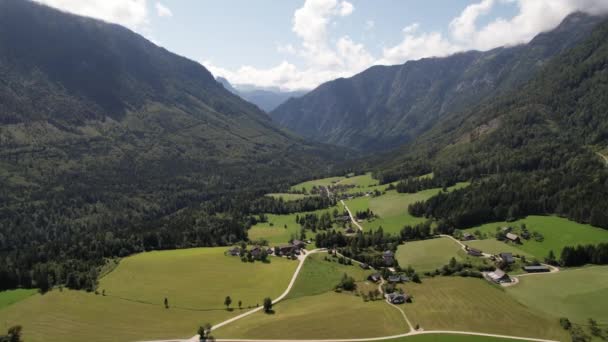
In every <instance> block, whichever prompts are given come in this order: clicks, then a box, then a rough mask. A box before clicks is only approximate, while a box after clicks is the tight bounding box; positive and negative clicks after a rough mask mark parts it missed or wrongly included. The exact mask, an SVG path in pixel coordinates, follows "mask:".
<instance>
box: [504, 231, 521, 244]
mask: <svg viewBox="0 0 608 342" xmlns="http://www.w3.org/2000/svg"><path fill="white" fill-rule="evenodd" d="M505 237H506V238H507V240H509V241H512V242H516V243H519V242H520V240H519V236H517V235H516V234H513V233H507V235H505Z"/></svg>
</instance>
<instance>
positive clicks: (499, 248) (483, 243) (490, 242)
mask: <svg viewBox="0 0 608 342" xmlns="http://www.w3.org/2000/svg"><path fill="white" fill-rule="evenodd" d="M463 243H464V244H465V245H468V246H470V247H473V248H477V249H480V250H482V251H483V252H484V253H490V254H499V253H503V252H505V253H513V255H523V256H526V257H530V256H532V255H531V254H529V253H526V252H524V251H522V250H521V249H519V248H517V246H515V245H513V244H512V243H505V242H502V241H498V240H496V239H485V240H473V241H463Z"/></svg>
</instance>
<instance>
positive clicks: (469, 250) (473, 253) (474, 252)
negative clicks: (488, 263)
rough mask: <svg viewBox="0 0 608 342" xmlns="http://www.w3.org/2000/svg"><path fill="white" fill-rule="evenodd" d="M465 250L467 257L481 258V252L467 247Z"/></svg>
mask: <svg viewBox="0 0 608 342" xmlns="http://www.w3.org/2000/svg"><path fill="white" fill-rule="evenodd" d="M465 248H466V250H467V254H468V255H472V256H477V257H479V256H483V252H482V251H480V250H479V249H476V248H472V247H469V246H466V247H465Z"/></svg>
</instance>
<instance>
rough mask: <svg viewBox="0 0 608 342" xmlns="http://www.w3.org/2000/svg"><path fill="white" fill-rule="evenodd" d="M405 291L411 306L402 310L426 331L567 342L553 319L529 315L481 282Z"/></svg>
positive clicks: (450, 280) (430, 282) (431, 284)
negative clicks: (409, 296) (487, 334)
mask: <svg viewBox="0 0 608 342" xmlns="http://www.w3.org/2000/svg"><path fill="white" fill-rule="evenodd" d="M405 289H406V291H407V292H409V293H411V294H412V295H413V296H414V302H413V303H412V304H408V305H405V306H404V310H405V312H406V314H407V315H408V317H409V318H410V321H412V324H420V326H421V327H423V328H424V329H426V330H463V331H475V332H485V333H496V334H505V335H514V336H522V337H539V338H551V339H557V340H564V339H565V338H566V336H565V334H564V331H563V329H562V328H561V327H560V326H559V323H558V321H557V320H556V319H553V318H552V317H546V316H544V315H542V314H541V313H539V312H536V311H532V310H531V309H529V308H527V307H526V306H524V305H522V304H520V303H518V302H517V301H515V300H513V299H512V298H511V297H510V296H509V295H507V294H506V293H505V292H504V290H502V289H501V288H499V287H497V286H494V285H491V284H489V283H488V282H486V281H485V280H482V279H472V278H460V277H436V278H433V279H425V280H424V282H423V283H422V284H408V285H406V286H405Z"/></svg>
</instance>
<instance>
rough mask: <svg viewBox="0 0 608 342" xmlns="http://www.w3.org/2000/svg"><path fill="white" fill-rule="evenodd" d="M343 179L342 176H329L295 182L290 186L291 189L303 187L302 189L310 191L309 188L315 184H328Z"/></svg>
mask: <svg viewBox="0 0 608 342" xmlns="http://www.w3.org/2000/svg"><path fill="white" fill-rule="evenodd" d="M343 179H344V177H329V178H322V179H313V180H311V181H308V182H302V183H299V184H296V185H294V186H292V187H291V189H292V190H302V188H304V189H306V191H308V192H310V190H311V189H312V188H313V187H314V186H317V187H319V186H328V185H331V184H333V183H335V182H338V181H341V180H343Z"/></svg>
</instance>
